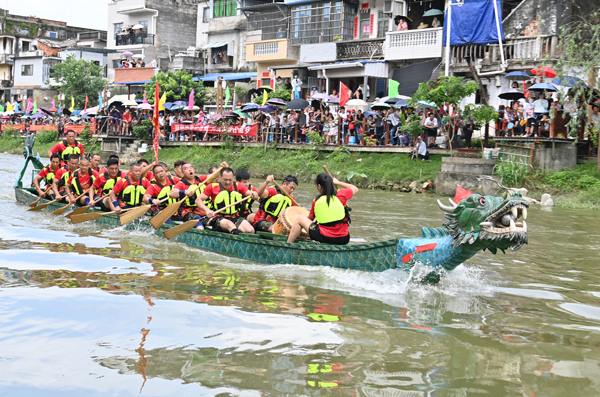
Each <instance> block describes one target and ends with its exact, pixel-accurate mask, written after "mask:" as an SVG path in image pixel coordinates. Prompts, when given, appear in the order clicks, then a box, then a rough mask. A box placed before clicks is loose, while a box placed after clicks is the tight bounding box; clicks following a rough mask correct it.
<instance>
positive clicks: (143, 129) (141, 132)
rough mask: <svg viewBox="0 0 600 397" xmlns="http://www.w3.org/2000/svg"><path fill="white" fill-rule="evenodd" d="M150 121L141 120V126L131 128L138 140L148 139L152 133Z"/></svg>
mask: <svg viewBox="0 0 600 397" xmlns="http://www.w3.org/2000/svg"><path fill="white" fill-rule="evenodd" d="M152 128H153V127H152V120H142V123H141V125H136V126H135V127H133V134H134V135H135V136H136V137H138V138H139V139H148V138H149V137H150V136H151V133H152Z"/></svg>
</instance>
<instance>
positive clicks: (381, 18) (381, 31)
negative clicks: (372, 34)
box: [377, 11, 390, 37]
mask: <svg viewBox="0 0 600 397" xmlns="http://www.w3.org/2000/svg"><path fill="white" fill-rule="evenodd" d="M389 28H390V18H386V16H385V14H384V13H383V11H379V14H377V37H385V34H386V32H388V31H389Z"/></svg>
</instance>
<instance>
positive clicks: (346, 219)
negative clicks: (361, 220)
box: [287, 173, 358, 245]
mask: <svg viewBox="0 0 600 397" xmlns="http://www.w3.org/2000/svg"><path fill="white" fill-rule="evenodd" d="M315 185H316V187H317V191H318V192H319V195H318V196H317V199H316V200H313V203H312V207H311V209H310V213H309V214H308V217H306V216H304V215H298V216H297V217H296V221H295V222H294V225H293V226H292V230H290V234H289V236H288V240H287V242H288V243H293V242H294V241H296V239H297V238H298V236H300V233H301V232H302V229H304V230H307V231H308V235H309V236H310V238H311V240H314V241H319V242H321V243H326V244H335V245H346V244H348V242H349V241H350V232H349V231H348V224H349V223H350V214H349V211H348V207H347V205H346V203H347V202H348V200H350V199H351V198H352V196H354V195H355V194H356V193H358V188H357V187H356V186H354V185H351V184H349V183H343V182H340V181H338V180H337V179H335V178H333V179H332V178H331V177H330V176H329V175H327V174H325V173H322V174H319V175H317V178H316V179H315ZM335 185H338V186H341V187H342V188H341V189H340V190H338V191H337V192H336V190H335ZM313 220H316V222H313Z"/></svg>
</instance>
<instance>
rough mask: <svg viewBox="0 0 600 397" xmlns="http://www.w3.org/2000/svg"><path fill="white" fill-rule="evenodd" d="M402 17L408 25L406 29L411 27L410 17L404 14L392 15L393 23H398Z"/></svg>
mask: <svg viewBox="0 0 600 397" xmlns="http://www.w3.org/2000/svg"><path fill="white" fill-rule="evenodd" d="M402 19H404V20H405V21H406V24H407V25H408V29H412V22H413V21H412V19H410V18H409V17H407V16H406V15H396V16H395V17H394V23H395V24H396V25H398V23H400V20H402Z"/></svg>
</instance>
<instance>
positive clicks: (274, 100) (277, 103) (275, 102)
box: [267, 98, 287, 106]
mask: <svg viewBox="0 0 600 397" xmlns="http://www.w3.org/2000/svg"><path fill="white" fill-rule="evenodd" d="M286 104H287V102H286V101H284V100H283V99H280V98H271V99H269V100H268V101H267V105H271V106H285V105H286Z"/></svg>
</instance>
